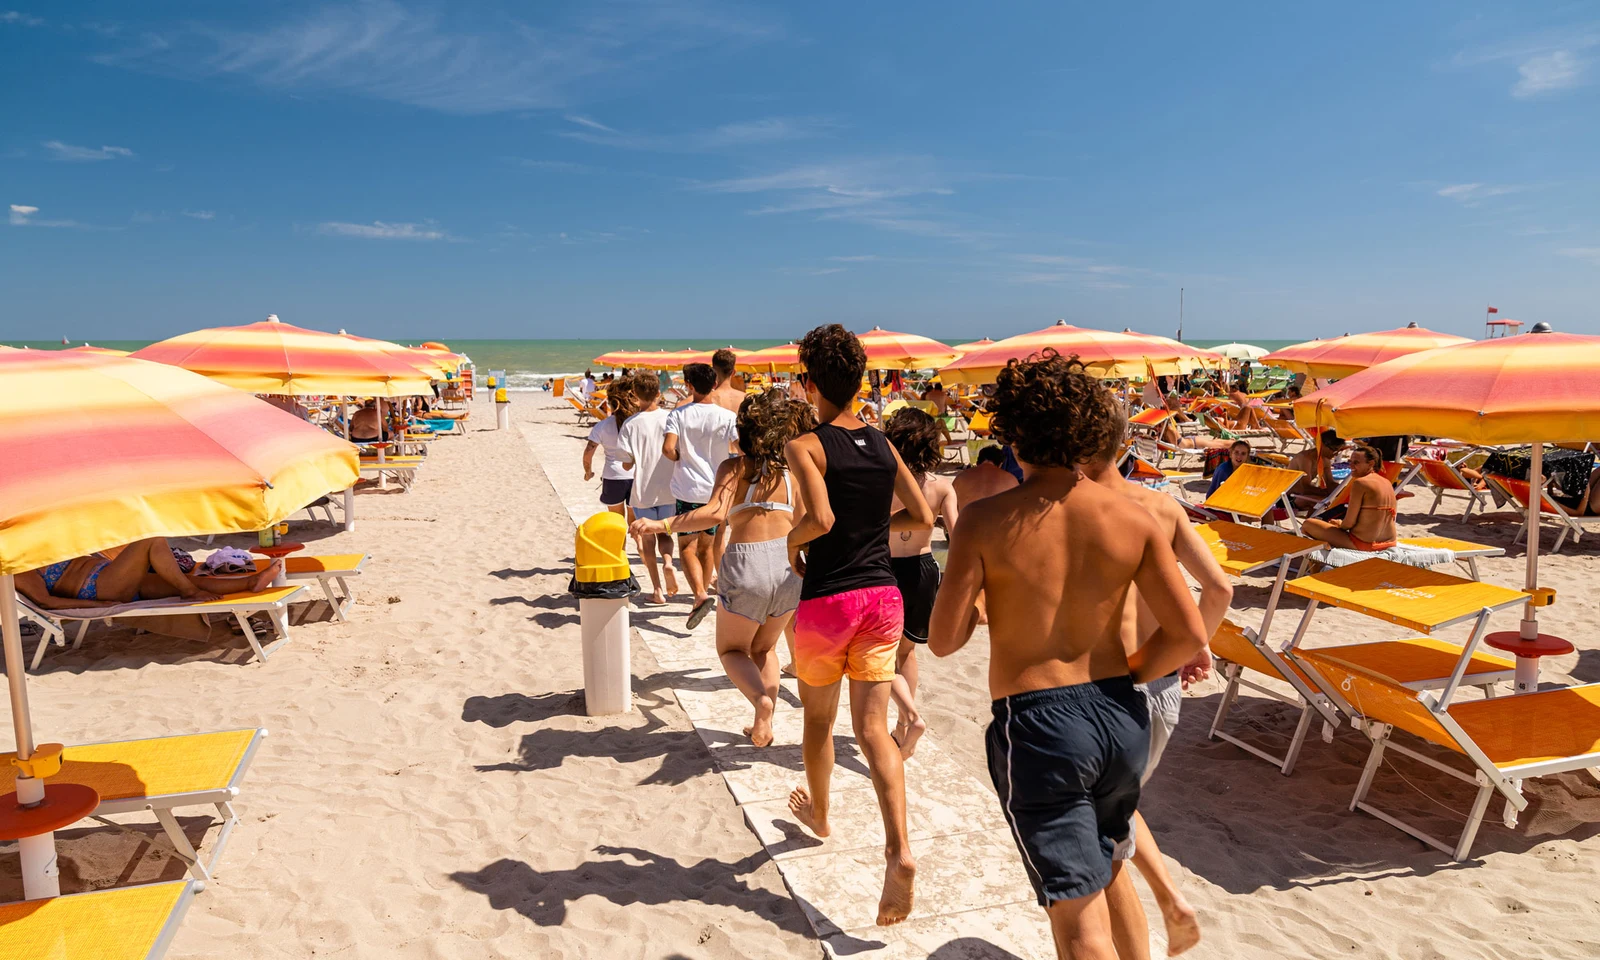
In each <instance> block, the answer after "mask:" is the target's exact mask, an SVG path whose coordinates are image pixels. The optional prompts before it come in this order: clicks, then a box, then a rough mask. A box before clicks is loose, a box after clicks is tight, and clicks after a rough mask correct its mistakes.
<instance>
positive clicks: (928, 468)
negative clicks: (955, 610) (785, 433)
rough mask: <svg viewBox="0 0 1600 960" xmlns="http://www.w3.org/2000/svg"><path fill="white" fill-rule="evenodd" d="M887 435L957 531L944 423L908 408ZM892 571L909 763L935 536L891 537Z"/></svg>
mask: <svg viewBox="0 0 1600 960" xmlns="http://www.w3.org/2000/svg"><path fill="white" fill-rule="evenodd" d="M883 433H884V436H886V437H888V438H889V442H890V443H892V444H894V448H895V450H896V451H898V452H899V454H900V461H901V462H902V463H904V464H905V465H906V469H908V470H910V471H911V475H912V476H913V477H915V478H916V481H917V485H918V486H919V487H920V488H921V489H922V497H923V499H924V500H926V501H928V506H929V508H930V509H932V510H933V512H934V513H935V514H937V515H938V516H939V517H940V518H941V519H943V520H944V528H945V530H947V531H949V530H954V529H955V528H956V520H957V519H958V517H959V516H960V513H959V511H958V510H957V507H956V492H955V488H954V487H952V486H951V485H950V480H949V479H948V478H946V477H941V476H939V475H937V474H935V473H934V472H933V471H934V469H935V468H936V467H938V466H939V462H940V461H941V460H943V459H944V457H943V451H944V447H943V444H942V442H941V440H940V435H939V421H937V420H935V419H933V418H932V417H930V416H928V415H927V414H926V413H923V412H922V411H921V410H918V409H916V408H915V407H906V408H905V409H902V410H897V411H895V412H894V414H893V415H891V416H890V417H889V419H888V420H886V421H884V424H883ZM1006 479H1010V477H1009V476H1008V477H1007V478H1006ZM891 509H893V510H899V509H900V503H899V502H898V501H896V502H895V503H894V504H893V505H892V506H891ZM889 567H890V569H892V570H893V571H894V578H895V581H896V582H897V583H898V584H899V586H900V598H901V601H902V602H903V603H904V604H905V625H904V627H903V628H902V632H901V635H900V649H899V651H898V652H897V653H896V656H895V678H894V686H893V688H892V693H893V695H894V702H895V706H896V707H897V708H898V710H899V717H898V718H897V719H896V721H895V728H894V734H893V736H894V739H895V742H896V743H898V744H900V754H901V755H902V756H904V757H905V758H907V759H910V758H911V755H912V753H914V752H915V751H916V749H917V740H918V739H920V738H921V737H922V733H923V731H924V730H926V729H927V726H928V725H927V723H926V722H925V721H923V719H922V716H921V714H920V713H919V712H918V710H917V645H918V644H925V643H927V642H928V617H930V616H931V615H932V614H933V598H934V597H935V595H937V594H938V592H939V564H938V563H937V562H936V561H935V560H934V559H933V531H932V530H931V529H930V530H902V531H900V532H899V533H892V534H890V535H889Z"/></svg>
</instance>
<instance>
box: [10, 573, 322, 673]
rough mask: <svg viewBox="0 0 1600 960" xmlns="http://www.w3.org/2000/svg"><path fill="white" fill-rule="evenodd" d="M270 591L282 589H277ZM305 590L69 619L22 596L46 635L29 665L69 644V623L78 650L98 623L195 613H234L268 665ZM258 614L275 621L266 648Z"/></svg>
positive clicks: (23, 608) (20, 604)
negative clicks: (255, 622)
mask: <svg viewBox="0 0 1600 960" xmlns="http://www.w3.org/2000/svg"><path fill="white" fill-rule="evenodd" d="M269 589H274V590H276V589H282V588H281V587H274V588H269ZM305 589H306V588H305V587H304V586H300V587H299V588H298V589H296V590H295V591H294V592H292V593H287V594H284V595H283V596H282V597H280V598H279V599H277V600H274V601H263V600H248V599H241V600H239V601H236V602H233V603H218V602H217V601H215V600H210V601H205V602H204V604H203V609H199V608H200V607H202V605H201V604H185V603H175V604H167V605H162V606H152V607H133V608H131V609H119V610H117V612H116V613H114V614H112V615H111V616H101V615H96V616H67V615H63V614H62V613H61V612H60V611H58V610H44V609H41V608H39V607H36V606H34V605H33V603H31V602H30V601H29V600H28V599H27V598H26V597H24V596H22V595H21V594H18V595H17V611H18V613H20V614H21V615H22V616H24V617H26V618H27V619H29V620H32V621H33V622H34V623H36V624H38V625H39V627H41V628H42V629H43V630H44V635H43V636H42V637H40V638H39V645H38V647H36V648H35V649H34V651H33V659H32V661H31V662H30V663H29V669H33V670H37V669H38V668H39V664H40V663H42V662H43V661H44V654H45V650H47V649H48V648H49V646H50V643H51V641H52V640H53V641H54V642H56V643H58V644H60V645H61V646H63V647H65V646H66V645H67V630H66V624H67V623H68V622H76V623H77V624H78V629H77V631H76V632H75V633H74V634H73V637H72V649H73V650H77V649H78V648H79V647H81V646H83V637H84V634H86V633H88V632H89V624H91V623H93V622H94V621H96V620H105V621H107V622H109V621H111V620H125V619H131V618H134V617H176V616H186V615H189V614H195V613H199V614H202V615H205V616H210V615H212V614H223V615H229V614H231V615H232V616H233V618H234V620H235V621H236V622H237V623H238V624H239V629H240V630H242V631H244V638H245V642H247V643H249V644H250V649H251V650H252V651H254V652H255V655H256V657H258V658H259V659H260V660H261V662H262V663H265V662H266V661H267V658H268V657H269V656H271V655H272V653H273V652H274V651H276V650H277V649H278V648H279V647H281V646H283V645H284V644H286V643H288V642H289V604H291V603H299V602H300V601H302V600H303V599H304V598H303V597H302V596H301V593H303V592H304V591H305ZM257 613H265V614H266V615H267V616H268V617H269V618H270V619H271V620H272V629H273V633H274V634H275V635H276V637H277V639H276V640H273V641H272V642H270V643H268V644H267V645H265V646H262V644H261V641H260V639H259V638H257V637H256V632H255V630H254V629H253V628H252V627H251V626H250V617H251V615H253V614H257Z"/></svg>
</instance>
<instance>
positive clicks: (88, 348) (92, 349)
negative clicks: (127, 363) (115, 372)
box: [67, 343, 128, 357]
mask: <svg viewBox="0 0 1600 960" xmlns="http://www.w3.org/2000/svg"><path fill="white" fill-rule="evenodd" d="M67 352H68V353H99V354H104V355H105V356H108V357H126V356H127V355H128V351H126V350H113V349H111V348H110V347H97V346H95V345H94V344H91V343H85V344H82V345H80V346H76V347H68V348H67Z"/></svg>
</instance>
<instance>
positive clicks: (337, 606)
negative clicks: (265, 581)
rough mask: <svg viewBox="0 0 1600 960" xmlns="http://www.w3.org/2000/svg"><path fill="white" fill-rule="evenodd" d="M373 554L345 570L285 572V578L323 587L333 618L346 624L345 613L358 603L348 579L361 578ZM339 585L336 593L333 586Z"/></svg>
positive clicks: (362, 556) (364, 556)
mask: <svg viewBox="0 0 1600 960" xmlns="http://www.w3.org/2000/svg"><path fill="white" fill-rule="evenodd" d="M371 557H372V555H371V554H366V553H364V554H362V555H361V559H360V560H358V561H357V562H356V565H355V566H353V567H350V568H348V569H345V570H308V571H306V572H304V573H290V572H287V571H286V572H285V573H284V576H285V577H286V578H288V579H290V580H315V581H317V583H318V584H319V585H320V586H321V587H322V594H323V596H324V597H326V598H327V600H328V606H329V607H331V608H332V610H333V618H334V619H335V620H338V621H339V622H340V623H343V622H344V619H345V616H344V615H345V613H346V611H348V610H349V609H350V605H351V604H353V603H355V602H356V594H355V591H354V590H352V589H350V584H349V583H347V582H346V581H345V578H346V577H354V576H359V575H360V573H361V569H362V568H363V567H365V566H366V565H367V561H368V560H369V559H371ZM335 583H337V584H338V585H339V590H338V592H337V593H336V592H335V591H334V589H333V585H334V584H335Z"/></svg>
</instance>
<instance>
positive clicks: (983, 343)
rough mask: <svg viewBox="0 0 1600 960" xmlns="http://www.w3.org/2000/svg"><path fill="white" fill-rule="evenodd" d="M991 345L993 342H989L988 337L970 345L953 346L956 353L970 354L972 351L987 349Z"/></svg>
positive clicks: (959, 344)
mask: <svg viewBox="0 0 1600 960" xmlns="http://www.w3.org/2000/svg"><path fill="white" fill-rule="evenodd" d="M993 343H994V341H993V340H990V339H989V338H988V337H984V338H983V339H982V340H974V341H972V342H971V343H958V344H956V345H955V350H956V351H957V352H958V353H971V352H972V351H974V350H977V349H980V348H982V347H987V346H989V345H990V344H993Z"/></svg>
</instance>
